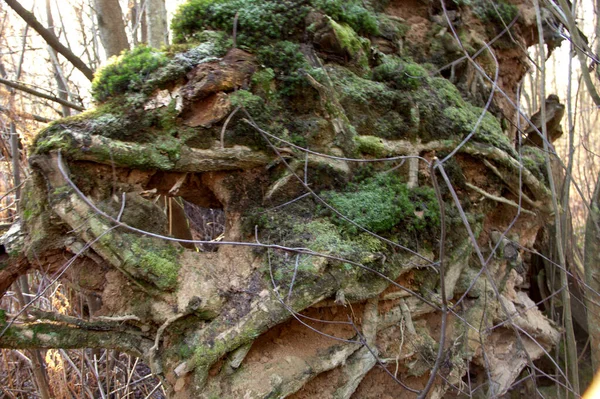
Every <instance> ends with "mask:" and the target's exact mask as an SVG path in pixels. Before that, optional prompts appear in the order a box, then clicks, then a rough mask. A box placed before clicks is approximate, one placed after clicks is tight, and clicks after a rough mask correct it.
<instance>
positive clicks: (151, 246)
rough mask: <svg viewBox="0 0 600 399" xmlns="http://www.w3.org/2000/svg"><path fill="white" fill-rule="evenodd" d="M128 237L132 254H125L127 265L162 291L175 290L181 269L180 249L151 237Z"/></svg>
mask: <svg viewBox="0 0 600 399" xmlns="http://www.w3.org/2000/svg"><path fill="white" fill-rule="evenodd" d="M127 236H128V237H129V239H130V241H131V245H130V246H129V249H130V250H131V252H130V254H124V255H125V259H124V260H125V263H126V264H129V265H130V267H131V268H133V269H136V274H138V275H140V276H143V277H144V278H145V279H146V280H149V281H151V282H152V283H154V284H155V285H156V286H157V287H158V288H160V289H161V290H167V291H171V290H173V289H175V287H176V286H177V277H178V273H179V267H180V266H179V263H178V257H179V252H180V251H179V249H178V248H176V247H175V246H174V245H171V244H168V243H164V242H161V241H159V240H157V239H153V238H150V237H137V236H133V235H127Z"/></svg>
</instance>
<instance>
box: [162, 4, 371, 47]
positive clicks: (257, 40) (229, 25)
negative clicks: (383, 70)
mask: <svg viewBox="0 0 600 399" xmlns="http://www.w3.org/2000/svg"><path fill="white" fill-rule="evenodd" d="M311 6H312V7H314V8H317V9H319V10H321V11H322V12H324V13H325V14H327V15H329V16H330V17H331V18H333V19H334V20H336V21H337V22H339V23H344V24H347V25H349V26H350V27H351V28H352V29H354V31H356V32H358V33H360V34H377V33H378V31H379V28H378V21H377V17H376V16H375V14H374V13H372V12H370V11H369V10H367V9H366V8H365V7H363V5H362V4H361V2H360V1H358V0H312V1H307V2H301V1H297V0H227V1H225V0H191V1H188V2H187V3H185V4H183V5H182V6H180V7H179V9H178V10H177V12H176V14H175V17H174V18H173V22H172V24H171V26H172V29H173V34H174V40H175V42H184V41H187V40H193V39H195V38H196V35H197V34H198V32H201V31H203V30H205V29H216V30H222V31H225V32H228V33H229V32H232V31H233V22H234V18H235V15H236V13H237V15H238V23H237V27H238V29H237V42H238V45H241V46H248V47H257V46H260V45H264V44H267V43H269V42H273V41H278V40H287V39H295V40H299V39H301V34H302V31H303V30H304V19H305V17H306V15H307V14H308V13H309V11H310V9H311Z"/></svg>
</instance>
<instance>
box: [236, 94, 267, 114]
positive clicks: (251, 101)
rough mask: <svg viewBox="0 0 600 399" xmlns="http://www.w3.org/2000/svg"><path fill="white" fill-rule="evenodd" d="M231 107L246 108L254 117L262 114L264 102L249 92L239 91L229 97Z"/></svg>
mask: <svg viewBox="0 0 600 399" xmlns="http://www.w3.org/2000/svg"><path fill="white" fill-rule="evenodd" d="M229 99H230V100H231V105H233V106H234V107H244V108H246V109H247V110H248V112H250V114H252V115H256V114H260V112H261V111H262V110H263V106H264V103H265V102H264V100H263V99H262V98H260V97H259V96H255V95H254V94H252V93H251V92H249V91H248V90H238V91H235V92H233V93H231V94H230V95H229Z"/></svg>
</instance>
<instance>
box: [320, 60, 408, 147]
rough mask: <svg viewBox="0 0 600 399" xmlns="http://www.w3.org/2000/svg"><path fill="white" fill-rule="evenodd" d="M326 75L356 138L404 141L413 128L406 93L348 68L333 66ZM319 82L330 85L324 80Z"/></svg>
mask: <svg viewBox="0 0 600 399" xmlns="http://www.w3.org/2000/svg"><path fill="white" fill-rule="evenodd" d="M327 72H328V73H329V76H330V77H331V80H332V81H333V84H334V87H335V90H336V93H337V95H338V96H339V100H340V103H341V105H342V106H343V107H344V110H345V111H346V115H347V116H348V118H349V120H350V122H351V123H352V125H353V126H354V128H355V129H356V132H357V134H359V135H366V136H379V137H384V138H405V137H406V135H407V133H408V132H409V130H411V128H413V126H411V124H412V122H411V108H412V107H413V106H414V105H413V104H411V99H410V97H409V96H408V95H406V93H404V92H402V91H400V90H394V89H392V88H390V87H389V86H387V85H385V84H384V83H380V82H373V81H372V80H369V79H365V78H362V77H360V76H358V75H356V74H354V73H353V72H351V71H349V70H348V69H346V68H341V67H336V66H331V67H328V69H327ZM311 75H313V72H311ZM313 76H315V75H313ZM317 76H318V75H317ZM318 80H319V81H320V82H321V83H322V84H327V80H326V79H325V78H323V80H321V79H318Z"/></svg>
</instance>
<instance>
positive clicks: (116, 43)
mask: <svg viewBox="0 0 600 399" xmlns="http://www.w3.org/2000/svg"><path fill="white" fill-rule="evenodd" d="M95 2H96V3H95V4H96V15H97V17H98V29H99V30H100V39H101V40H102V46H103V47H104V51H105V53H106V57H107V58H108V57H112V56H113V55H119V54H121V52H122V51H123V50H126V49H128V48H129V43H128V41H127V35H126V33H125V22H123V13H122V12H121V5H120V4H119V0H95Z"/></svg>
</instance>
